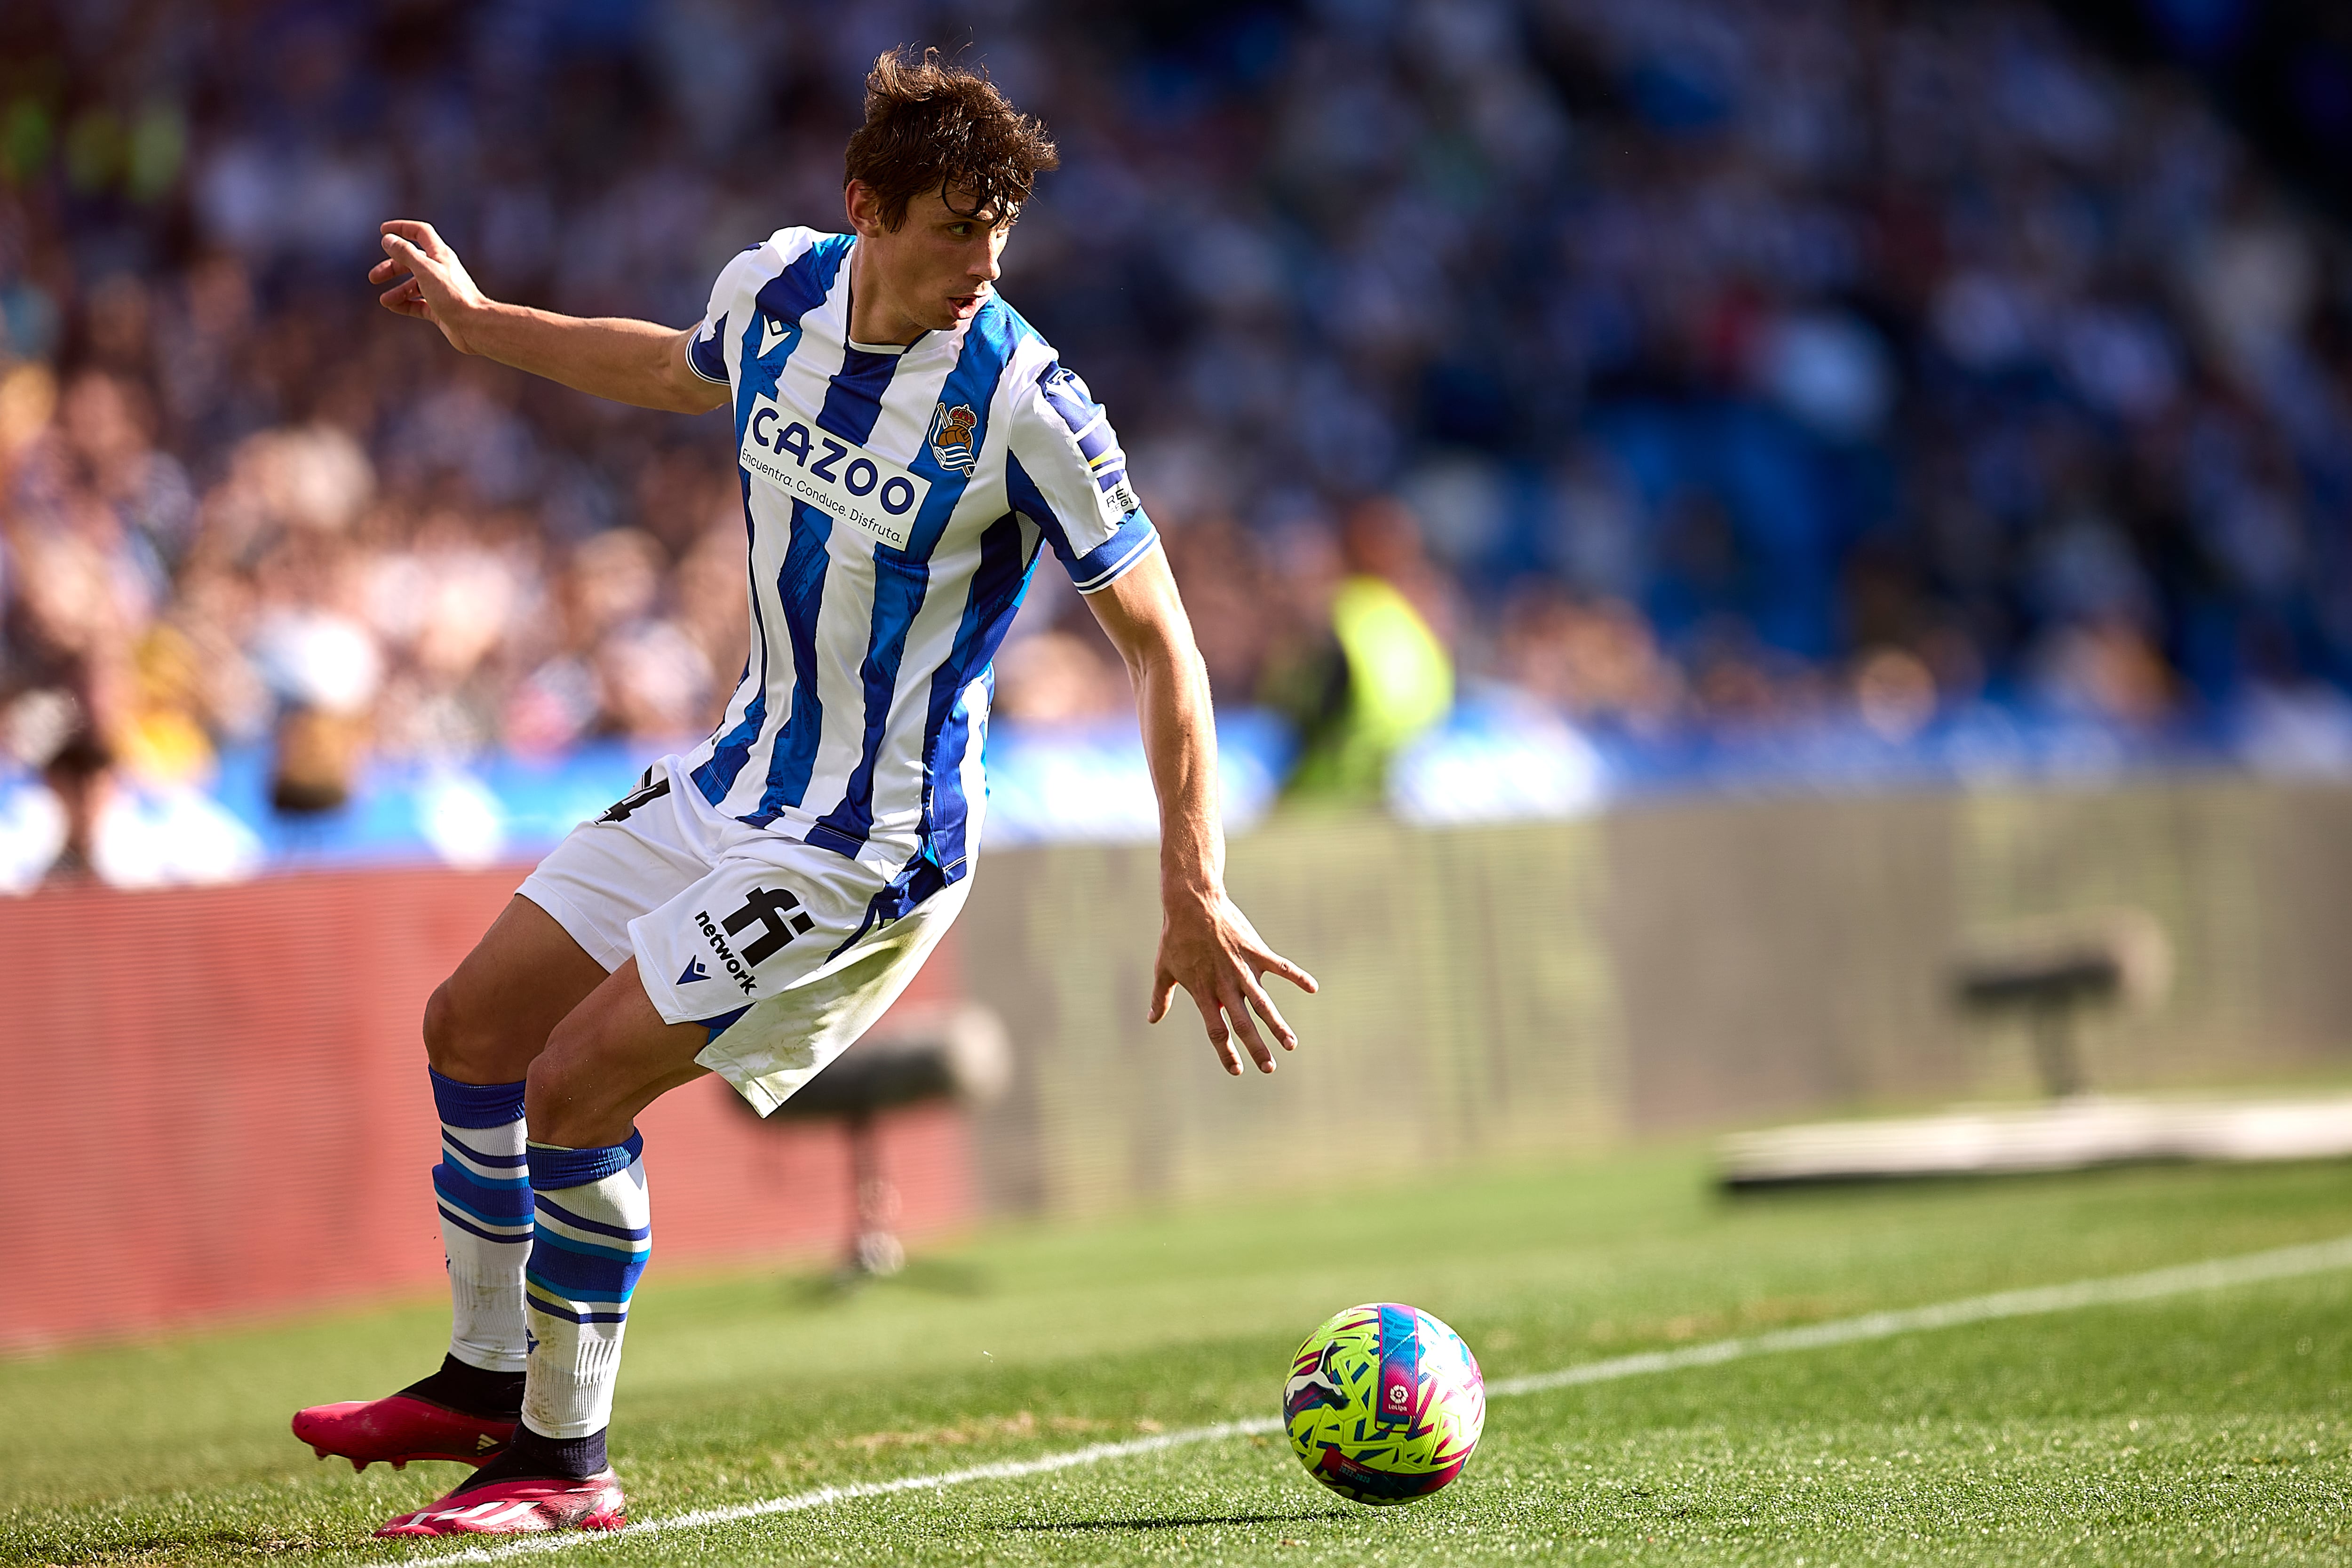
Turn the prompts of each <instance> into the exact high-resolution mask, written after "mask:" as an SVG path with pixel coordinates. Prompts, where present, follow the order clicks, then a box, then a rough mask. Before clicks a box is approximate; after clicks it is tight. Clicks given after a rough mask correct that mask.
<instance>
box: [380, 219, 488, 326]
mask: <svg viewBox="0 0 2352 1568" xmlns="http://www.w3.org/2000/svg"><path fill="white" fill-rule="evenodd" d="M380 232H381V234H382V237H383V254H384V259H383V260H382V261H379V262H377V263H376V264H375V265H374V266H373V267H372V268H369V269H368V281H369V282H371V283H375V284H379V285H381V284H387V283H389V284H391V285H392V286H391V287H390V288H388V289H384V291H383V293H382V294H380V295H378V296H377V297H376V302H377V303H378V304H380V305H382V306H383V308H384V309H385V310H390V311H392V312H393V313H394V315H399V316H415V317H416V318H418V319H419V320H421V321H430V322H432V323H433V324H434V325H435V326H436V327H438V328H440V329H441V335H442V336H443V337H445V338H447V339H448V340H449V346H450V347H451V348H453V349H456V350H457V352H458V353H473V352H474V351H473V350H472V348H471V347H469V346H468V345H467V342H466V323H467V320H468V319H469V318H470V317H471V316H472V315H473V314H474V313H475V312H476V311H478V310H481V309H482V308H483V307H484V306H486V305H488V303H489V300H488V298H487V297H486V296H485V295H484V294H483V293H482V291H481V290H480V289H478V288H476V287H475V286H474V279H473V277H472V275H471V274H469V273H468V272H467V270H466V264H465V263H464V262H462V261H460V260H458V259H457V252H456V251H455V250H452V249H451V248H450V247H449V242H448V241H447V240H446V239H443V238H442V237H440V235H439V234H437V233H436V232H435V231H434V228H433V226H432V225H431V224H429V223H418V222H416V221H415V219H413V218H394V219H393V220H392V221H391V222H390V223H387V224H383V225H382V226H380ZM404 274H405V276H404ZM394 279H399V280H398V281H397V282H394Z"/></svg>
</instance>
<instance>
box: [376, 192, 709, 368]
mask: <svg viewBox="0 0 2352 1568" xmlns="http://www.w3.org/2000/svg"><path fill="white" fill-rule="evenodd" d="M382 234H383V254H384V259H383V260H382V261H379V262H377V263H376V264H375V266H374V267H373V268H372V269H370V271H369V273H368V281H369V282H371V283H374V284H377V285H379V286H383V285H389V287H385V288H384V290H383V294H381V295H380V296H378V302H379V303H381V304H382V305H383V308H384V309H385V310H390V311H392V312H393V313H394V315H400V316H415V317H416V318H418V319H419V320H420V321H430V322H432V323H433V324H434V325H435V326H436V327H438V328H440V329H441V335H442V336H443V337H445V338H446V339H448V340H449V346H450V347H452V348H454V349H456V350H457V352H458V353H467V354H480V355H482V356H483V357H484V358H485V359H494V360H496V361H498V362H499V363H500V364H510V365H512V366H514V367H515V368H516V369H517V370H524V371H529V372H530V374H533V375H543V376H545V377H547V379H548V380H550V381H557V382H562V384H564V385H566V386H569V387H572V388H574V389H576V390H578V391H581V392H585V393H591V394H593V395H595V396H598V397H609V398H611V399H612V400H613V401H614V402H615V403H633V404H635V405H637V406H638V407H640V408H663V409H667V410H669V411H671V412H672V413H677V414H704V413H708V412H709V411H710V410H711V409H713V408H716V407H718V406H719V405H720V404H722V403H725V402H726V401H727V399H728V390H727V388H725V387H723V386H720V385H719V384H717V383H715V382H709V381H705V380H704V379H703V378H702V377H701V376H699V375H697V374H695V373H694V370H693V367H692V366H690V365H689V364H688V363H687V359H686V351H687V345H688V343H690V342H692V341H693V338H694V331H695V330H694V329H693V328H690V327H689V328H688V329H687V330H686V331H677V329H675V328H672V327H664V326H658V325H656V324H655V323H654V322H652V321H625V320H620V319H617V318H604V319H600V320H594V321H589V320H583V319H582V318H581V317H578V316H559V315H557V314H556V313H555V312H553V311H552V310H532V309H531V308H530V307H529V306H527V305H507V304H501V303H500V302H499V301H498V300H493V299H491V298H489V296H488V295H486V294H484V293H483V292H482V291H481V289H478V288H477V287H475V284H474V279H473V278H472V276H471V275H470V274H468V273H467V270H466V264H465V263H464V262H462V261H460V260H458V259H457V252H456V251H455V250H453V249H451V248H450V246H449V242H448V241H447V240H446V239H443V238H442V237H440V235H438V234H436V233H435V232H434V228H433V226H432V225H431V224H429V223H418V222H415V220H413V219H409V218H394V220H392V221H391V222H390V223H387V224H384V225H383V226H382Z"/></svg>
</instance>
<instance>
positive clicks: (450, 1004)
mask: <svg viewBox="0 0 2352 1568" xmlns="http://www.w3.org/2000/svg"><path fill="white" fill-rule="evenodd" d="M425 1060H426V1061H428V1062H430V1063H432V1064H433V1070H434V1071H435V1072H437V1073H439V1074H441V1075H442V1076H443V1077H444V1078H454V1079H457V1080H458V1081H459V1082H460V1083H512V1082H513V1081H514V1080H515V1079H519V1078H520V1077H522V1076H523V1067H524V1065H525V1061H524V1059H520V1058H518V1056H517V1053H516V1052H515V1050H514V1048H513V1043H512V1042H511V1041H510V1040H509V1039H508V1038H507V1037H506V1031H504V1030H502V1029H500V1028H499V1020H498V1019H496V1018H494V1017H488V1016H483V1015H482V1013H481V1012H480V1011H479V1010H478V1009H475V1008H471V1007H468V1006H467V1005H466V1004H465V1003H464V1002H463V1000H461V998H460V996H459V994H458V991H457V985H456V984H455V983H454V982H453V981H448V980H445V981H443V982H442V983H441V984H439V985H437V986H436V987H435V988H434V992H433V994H432V995H431V996H430V997H429V998H427V999H426V1001H425Z"/></svg>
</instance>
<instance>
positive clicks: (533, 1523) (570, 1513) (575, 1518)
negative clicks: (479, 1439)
mask: <svg viewBox="0 0 2352 1568" xmlns="http://www.w3.org/2000/svg"><path fill="white" fill-rule="evenodd" d="M627 1506H628V1504H627V1502H626V1501H625V1500H624V1499H623V1498H622V1496H621V1482H620V1479H619V1478H618V1477H616V1476H614V1474H613V1472H612V1471H610V1470H606V1471H604V1472H603V1473H602V1474H599V1475H593V1476H590V1477H589V1478H588V1479H586V1480H584V1481H565V1480H544V1479H539V1480H514V1481H492V1482H490V1483H489V1484H488V1485H487V1486H478V1487H475V1488H472V1489H465V1488H460V1489H457V1490H456V1491H454V1492H451V1493H450V1494H449V1495H448V1496H447V1497H445V1498H443V1499H442V1500H440V1501H439V1502H436V1503H435V1504H433V1505H432V1506H431V1507H430V1508H420V1509H418V1510H416V1511H415V1513H404V1514H402V1515H401V1516H400V1517H399V1518H398V1519H395V1520H394V1521H392V1522H391V1523H389V1524H387V1525H385V1526H384V1527H383V1529H382V1530H379V1531H376V1534H377V1535H379V1536H385V1535H540V1534H543V1533H545V1532H547V1531H552V1530H618V1529H620V1528H621V1527H622V1526H623V1525H625V1524H626V1523H628V1520H627V1518H626V1517H625V1514H624V1512H623V1510H625V1509H626V1508H627Z"/></svg>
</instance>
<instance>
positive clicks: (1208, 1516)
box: [997, 1508, 1348, 1535]
mask: <svg viewBox="0 0 2352 1568" xmlns="http://www.w3.org/2000/svg"><path fill="white" fill-rule="evenodd" d="M1347 1517H1348V1510H1345V1509H1338V1508H1327V1509H1318V1510H1316V1511H1314V1512H1312V1513H1202V1514H1185V1515H1182V1516H1181V1517H1177V1518H1159V1519H1073V1520H1065V1521H1062V1522H1061V1523H1059V1524H1001V1525H999V1526H997V1528H998V1529H999V1530H1024V1531H1032V1532H1035V1533H1041V1534H1047V1535H1051V1534H1054V1533H1056V1532H1058V1531H1065V1530H1182V1529H1184V1528H1185V1527H1186V1526H1188V1525H1195V1524H1300V1523H1304V1522H1306V1521H1309V1520H1318V1519H1345V1518H1347Z"/></svg>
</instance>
